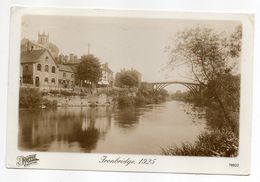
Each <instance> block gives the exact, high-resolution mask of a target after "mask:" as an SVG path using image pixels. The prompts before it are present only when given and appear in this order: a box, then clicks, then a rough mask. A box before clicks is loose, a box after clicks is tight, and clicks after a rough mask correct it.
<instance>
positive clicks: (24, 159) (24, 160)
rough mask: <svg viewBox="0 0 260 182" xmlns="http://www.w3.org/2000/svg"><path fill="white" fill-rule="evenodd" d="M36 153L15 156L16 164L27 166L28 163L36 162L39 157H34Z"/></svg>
mask: <svg viewBox="0 0 260 182" xmlns="http://www.w3.org/2000/svg"><path fill="white" fill-rule="evenodd" d="M36 155H37V154H32V155H28V156H23V155H20V156H17V158H16V159H17V162H16V165H17V166H18V167H29V166H30V165H33V164H37V163H38V161H39V159H37V157H36Z"/></svg>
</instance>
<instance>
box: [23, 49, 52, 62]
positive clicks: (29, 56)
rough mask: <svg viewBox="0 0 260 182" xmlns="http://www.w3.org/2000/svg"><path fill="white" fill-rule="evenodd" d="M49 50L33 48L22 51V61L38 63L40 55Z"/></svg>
mask: <svg viewBox="0 0 260 182" xmlns="http://www.w3.org/2000/svg"><path fill="white" fill-rule="evenodd" d="M45 51H47V50H44V49H40V50H32V51H24V52H21V58H20V59H21V63H36V62H38V61H39V60H38V59H39V57H40V56H41V55H42V54H43V53H44V52H45Z"/></svg>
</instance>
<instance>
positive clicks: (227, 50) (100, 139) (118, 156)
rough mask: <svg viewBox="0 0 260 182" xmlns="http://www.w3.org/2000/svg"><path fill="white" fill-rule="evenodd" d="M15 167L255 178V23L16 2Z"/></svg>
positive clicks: (233, 17) (10, 156) (10, 157)
mask: <svg viewBox="0 0 260 182" xmlns="http://www.w3.org/2000/svg"><path fill="white" fill-rule="evenodd" d="M10 28H11V31H10V62H9V92H8V93H9V95H8V121H7V122H8V128H7V147H6V148H7V152H6V155H7V158H6V165H7V167H8V168H39V169H72V170H102V171H137V172H176V173H210V174H237V175H248V174H249V173H250V141H251V138H250V136H251V110H252V75H253V73H252V70H253V30H254V17H253V15H249V14H228V13H195V12H194V13H191V12H163V11H162V12H160V11H134V10H91V9H58V8H57V9H54V8H53V9H52V8H26V7H13V8H12V9H11V27H10Z"/></svg>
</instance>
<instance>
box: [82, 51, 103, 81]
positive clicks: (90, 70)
mask: <svg viewBox="0 0 260 182" xmlns="http://www.w3.org/2000/svg"><path fill="white" fill-rule="evenodd" d="M101 76H102V71H101V65H100V62H99V59H98V58H97V57H95V56H94V55H92V54H90V55H86V56H82V57H81V62H80V64H79V66H78V67H77V78H78V79H79V80H81V81H84V80H86V81H88V82H90V83H91V84H93V83H95V84H97V83H98V81H99V80H100V78H101Z"/></svg>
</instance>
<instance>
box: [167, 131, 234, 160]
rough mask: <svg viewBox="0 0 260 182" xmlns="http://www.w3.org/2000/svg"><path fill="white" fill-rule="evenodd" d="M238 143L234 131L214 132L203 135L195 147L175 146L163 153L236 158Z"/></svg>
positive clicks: (186, 145)
mask: <svg viewBox="0 0 260 182" xmlns="http://www.w3.org/2000/svg"><path fill="white" fill-rule="evenodd" d="M238 143H239V141H238V138H237V136H235V134H234V133H233V132H232V131H230V130H225V129H222V130H214V131H212V132H205V133H203V134H201V135H200V136H199V137H198V140H197V141H195V143H194V145H192V144H190V143H186V144H182V146H181V147H178V146H173V147H170V148H168V149H163V152H162V153H163V154H164V155H184V156H218V157H236V156H237V155H238Z"/></svg>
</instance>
